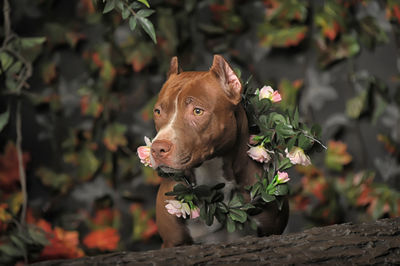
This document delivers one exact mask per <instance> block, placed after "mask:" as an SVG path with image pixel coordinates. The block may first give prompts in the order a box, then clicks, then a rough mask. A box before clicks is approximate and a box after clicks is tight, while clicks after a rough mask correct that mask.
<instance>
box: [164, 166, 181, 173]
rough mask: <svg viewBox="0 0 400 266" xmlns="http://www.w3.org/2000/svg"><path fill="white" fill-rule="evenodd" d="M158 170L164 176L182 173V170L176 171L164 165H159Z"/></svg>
mask: <svg viewBox="0 0 400 266" xmlns="http://www.w3.org/2000/svg"><path fill="white" fill-rule="evenodd" d="M158 168H159V169H161V171H163V172H164V173H166V174H180V173H182V172H183V171H184V169H176V168H172V167H169V166H165V165H160V166H159V167H158Z"/></svg>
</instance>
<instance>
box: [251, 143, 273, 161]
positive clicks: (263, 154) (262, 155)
mask: <svg viewBox="0 0 400 266" xmlns="http://www.w3.org/2000/svg"><path fill="white" fill-rule="evenodd" d="M247 154H248V155H249V156H250V158H251V159H253V160H255V161H257V162H260V163H267V162H269V160H271V156H270V155H269V154H268V151H267V149H265V148H264V146H262V145H258V146H256V147H251V148H250V149H249V150H248V151H247Z"/></svg>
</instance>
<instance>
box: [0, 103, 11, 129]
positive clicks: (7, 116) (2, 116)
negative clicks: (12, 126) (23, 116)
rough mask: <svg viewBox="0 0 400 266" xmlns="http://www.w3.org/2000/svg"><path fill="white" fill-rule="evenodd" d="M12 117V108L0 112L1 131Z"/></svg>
mask: <svg viewBox="0 0 400 266" xmlns="http://www.w3.org/2000/svg"><path fill="white" fill-rule="evenodd" d="M9 119H10V109H9V108H7V111H5V112H4V113H2V114H0V132H1V131H3V129H4V127H5V126H6V125H7V123H8V120H9Z"/></svg>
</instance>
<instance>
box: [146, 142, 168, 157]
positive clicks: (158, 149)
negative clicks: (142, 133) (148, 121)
mask: <svg viewBox="0 0 400 266" xmlns="http://www.w3.org/2000/svg"><path fill="white" fill-rule="evenodd" d="M171 147H172V143H171V142H169V141H167V140H156V141H154V142H153V143H152V144H151V154H152V155H153V157H155V158H164V157H166V156H167V155H168V154H169V153H170V151H171Z"/></svg>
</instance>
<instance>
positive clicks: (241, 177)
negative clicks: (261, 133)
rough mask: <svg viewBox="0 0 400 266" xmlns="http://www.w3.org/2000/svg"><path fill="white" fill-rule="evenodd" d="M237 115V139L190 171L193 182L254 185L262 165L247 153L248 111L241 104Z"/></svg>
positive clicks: (199, 183) (200, 183)
mask: <svg viewBox="0 0 400 266" xmlns="http://www.w3.org/2000/svg"><path fill="white" fill-rule="evenodd" d="M235 116H236V121H237V136H236V141H235V142H234V144H233V145H232V146H231V147H229V148H228V149H227V151H225V152H224V153H221V154H218V155H217V156H216V157H214V158H212V159H209V160H207V161H205V162H203V164H202V165H201V166H199V167H197V168H195V169H192V170H191V171H190V173H191V174H190V175H191V179H192V182H193V183H195V184H196V185H215V184H217V183H222V182H224V183H229V184H236V185H239V186H245V185H252V184H253V183H254V182H255V174H256V173H259V174H260V172H261V167H260V166H259V165H258V164H257V163H255V162H254V161H253V160H251V158H250V157H249V156H248V155H247V150H248V140H249V128H248V120H247V116H246V112H245V110H244V108H243V107H242V106H241V105H239V106H238V107H237V110H236V112H235ZM229 184H227V185H228V186H229Z"/></svg>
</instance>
